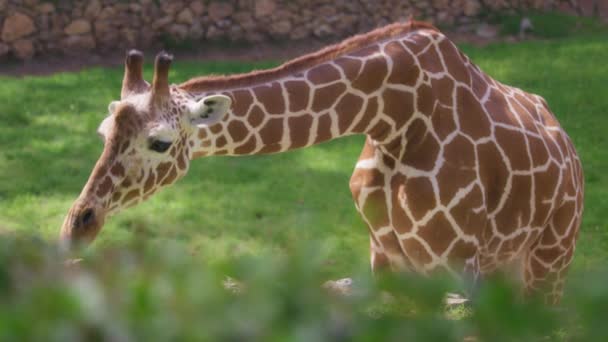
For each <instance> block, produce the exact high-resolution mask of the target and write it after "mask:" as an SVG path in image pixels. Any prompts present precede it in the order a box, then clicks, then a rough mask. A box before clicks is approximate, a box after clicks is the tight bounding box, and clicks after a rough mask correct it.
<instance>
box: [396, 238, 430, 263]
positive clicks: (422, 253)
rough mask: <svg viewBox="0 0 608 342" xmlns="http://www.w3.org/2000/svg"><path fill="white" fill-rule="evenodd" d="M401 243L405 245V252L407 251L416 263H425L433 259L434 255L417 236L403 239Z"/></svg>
mask: <svg viewBox="0 0 608 342" xmlns="http://www.w3.org/2000/svg"><path fill="white" fill-rule="evenodd" d="M401 245H402V246H403V249H404V250H405V253H407V256H408V257H409V258H410V259H412V261H413V263H414V264H421V265H425V264H428V263H430V262H431V261H433V257H432V256H431V255H430V254H429V253H428V252H427V251H426V249H425V248H424V246H423V245H422V244H421V243H420V242H419V241H418V240H416V239H415V238H407V239H403V240H401Z"/></svg>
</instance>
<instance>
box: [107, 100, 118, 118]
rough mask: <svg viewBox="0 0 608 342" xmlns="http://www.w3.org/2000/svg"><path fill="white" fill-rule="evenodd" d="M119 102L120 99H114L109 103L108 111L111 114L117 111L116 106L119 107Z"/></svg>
mask: <svg viewBox="0 0 608 342" xmlns="http://www.w3.org/2000/svg"><path fill="white" fill-rule="evenodd" d="M119 104H120V101H112V102H110V104H109V105H108V113H109V114H110V115H112V114H114V113H115V112H116V108H118V105H119Z"/></svg>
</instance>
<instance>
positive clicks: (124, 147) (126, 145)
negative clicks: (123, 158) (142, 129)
mask: <svg viewBox="0 0 608 342" xmlns="http://www.w3.org/2000/svg"><path fill="white" fill-rule="evenodd" d="M129 145H130V142H129V141H128V140H127V141H124V142H123V143H122V144H120V152H118V153H120V154H123V153H125V151H126V150H127V149H128V148H129Z"/></svg>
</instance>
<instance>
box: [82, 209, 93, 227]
mask: <svg viewBox="0 0 608 342" xmlns="http://www.w3.org/2000/svg"><path fill="white" fill-rule="evenodd" d="M94 220H95V212H94V211H93V209H91V208H89V209H86V210H85V211H83V212H82V214H80V220H78V221H79V222H80V224H79V225H78V226H80V227H86V226H88V225H90V224H91V223H93V221H94Z"/></svg>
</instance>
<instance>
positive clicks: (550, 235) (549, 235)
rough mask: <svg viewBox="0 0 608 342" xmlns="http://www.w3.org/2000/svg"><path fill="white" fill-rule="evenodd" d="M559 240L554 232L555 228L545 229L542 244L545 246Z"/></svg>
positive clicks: (541, 239)
mask: <svg viewBox="0 0 608 342" xmlns="http://www.w3.org/2000/svg"><path fill="white" fill-rule="evenodd" d="M557 242H558V240H557V235H555V233H554V232H553V229H551V228H549V227H547V228H546V229H544V230H543V234H542V235H541V237H540V244H541V245H544V246H551V245H555V244H556V243H557Z"/></svg>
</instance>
